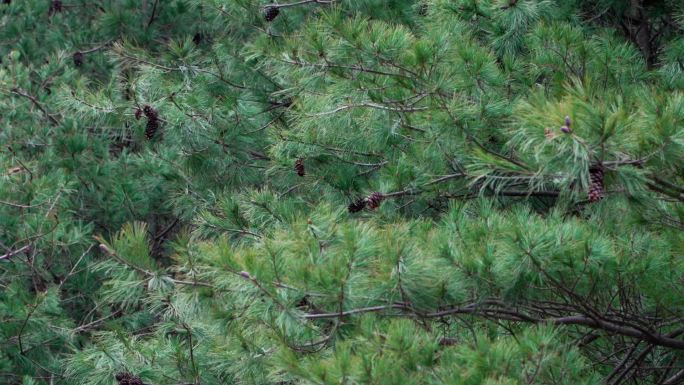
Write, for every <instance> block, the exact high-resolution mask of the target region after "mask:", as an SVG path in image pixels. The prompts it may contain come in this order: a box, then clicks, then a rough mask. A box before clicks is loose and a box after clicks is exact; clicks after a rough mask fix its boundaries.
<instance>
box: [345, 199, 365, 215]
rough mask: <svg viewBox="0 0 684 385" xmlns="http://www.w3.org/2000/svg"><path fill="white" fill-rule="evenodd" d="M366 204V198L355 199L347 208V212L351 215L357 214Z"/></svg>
mask: <svg viewBox="0 0 684 385" xmlns="http://www.w3.org/2000/svg"><path fill="white" fill-rule="evenodd" d="M366 204H368V202H367V201H366V198H361V199H357V200H355V201H354V202H352V203H350V204H349V206H347V210H348V211H349V212H350V213H352V214H353V213H358V212H359V211H361V210H363V209H365V208H366Z"/></svg>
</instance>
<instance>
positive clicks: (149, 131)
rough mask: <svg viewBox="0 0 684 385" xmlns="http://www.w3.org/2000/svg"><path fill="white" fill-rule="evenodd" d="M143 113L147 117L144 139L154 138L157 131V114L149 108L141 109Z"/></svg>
mask: <svg viewBox="0 0 684 385" xmlns="http://www.w3.org/2000/svg"><path fill="white" fill-rule="evenodd" d="M143 113H144V114H145V117H147V126H146V127H145V137H146V138H147V139H148V140H151V139H152V138H154V135H155V134H156V133H157V130H159V126H160V124H159V113H158V112H157V110H155V109H154V108H152V107H150V106H145V107H143Z"/></svg>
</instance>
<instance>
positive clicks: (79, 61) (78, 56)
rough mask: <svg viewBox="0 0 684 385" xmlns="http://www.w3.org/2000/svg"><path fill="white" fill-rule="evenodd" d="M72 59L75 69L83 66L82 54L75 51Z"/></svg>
mask: <svg viewBox="0 0 684 385" xmlns="http://www.w3.org/2000/svg"><path fill="white" fill-rule="evenodd" d="M72 57H73V59H74V65H75V66H76V67H80V66H82V65H83V59H84V56H83V52H81V51H77V52H76V53H74V55H73V56H72Z"/></svg>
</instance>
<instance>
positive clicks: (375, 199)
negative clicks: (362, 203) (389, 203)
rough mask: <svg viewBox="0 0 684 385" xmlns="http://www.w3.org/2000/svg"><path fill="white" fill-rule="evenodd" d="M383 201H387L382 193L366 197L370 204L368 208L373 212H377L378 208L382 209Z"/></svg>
mask: <svg viewBox="0 0 684 385" xmlns="http://www.w3.org/2000/svg"><path fill="white" fill-rule="evenodd" d="M383 199H385V196H384V195H382V193H379V192H377V191H376V192H374V193H372V194H371V195H369V196H367V197H366V202H367V204H368V208H369V209H371V210H375V209H377V208H378V207H380V203H382V201H383Z"/></svg>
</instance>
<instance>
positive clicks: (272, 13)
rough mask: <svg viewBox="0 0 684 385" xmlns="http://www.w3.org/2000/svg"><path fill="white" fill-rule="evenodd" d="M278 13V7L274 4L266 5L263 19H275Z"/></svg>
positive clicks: (269, 20)
mask: <svg viewBox="0 0 684 385" xmlns="http://www.w3.org/2000/svg"><path fill="white" fill-rule="evenodd" d="M279 13H280V8H279V7H278V6H275V5H269V6H268V7H266V8H264V20H266V21H268V22H271V21H273V20H275V18H276V17H278V14H279Z"/></svg>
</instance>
